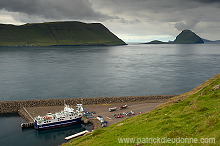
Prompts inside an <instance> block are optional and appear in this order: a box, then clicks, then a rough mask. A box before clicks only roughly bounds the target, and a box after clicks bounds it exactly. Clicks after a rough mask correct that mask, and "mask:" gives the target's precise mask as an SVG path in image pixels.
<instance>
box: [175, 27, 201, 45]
mask: <svg viewBox="0 0 220 146" xmlns="http://www.w3.org/2000/svg"><path fill="white" fill-rule="evenodd" d="M173 43H174V44H199V43H204V41H203V40H202V38H200V37H199V36H198V35H197V34H195V33H194V32H192V31H191V30H183V31H182V32H181V33H180V34H179V35H178V36H177V37H176V39H175V40H174V42H173Z"/></svg>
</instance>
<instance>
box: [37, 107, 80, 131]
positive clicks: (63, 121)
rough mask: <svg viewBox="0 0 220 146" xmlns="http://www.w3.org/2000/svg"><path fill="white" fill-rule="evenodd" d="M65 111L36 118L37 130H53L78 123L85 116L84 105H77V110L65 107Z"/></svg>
mask: <svg viewBox="0 0 220 146" xmlns="http://www.w3.org/2000/svg"><path fill="white" fill-rule="evenodd" d="M64 106H65V107H64V110H62V111H60V112H57V113H54V114H52V113H47V114H46V115H45V116H43V117H42V116H38V117H35V118H34V128H35V129H51V128H57V127H63V126H68V125H72V124H75V123H78V122H80V121H81V118H82V116H83V115H84V109H83V106H82V104H77V106H76V110H74V109H73V108H71V107H70V106H69V105H66V104H65V105H64Z"/></svg>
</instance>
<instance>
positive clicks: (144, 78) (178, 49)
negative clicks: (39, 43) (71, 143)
mask: <svg viewBox="0 0 220 146" xmlns="http://www.w3.org/2000/svg"><path fill="white" fill-rule="evenodd" d="M219 62H220V45H219V44H217V45H216V44H215V45H211V44H202V45H127V46H116V47H6V48H5V47H1V48H0V100H2V101H7V100H29V99H30V100H31V99H45V98H46V99H47V98H75V97H107V96H131V95H153V94H181V93H183V92H187V91H189V90H191V89H192V88H194V87H196V86H197V85H199V84H201V83H202V82H204V81H205V80H206V79H208V78H210V77H212V76H214V75H215V74H217V73H219V72H220V66H219Z"/></svg>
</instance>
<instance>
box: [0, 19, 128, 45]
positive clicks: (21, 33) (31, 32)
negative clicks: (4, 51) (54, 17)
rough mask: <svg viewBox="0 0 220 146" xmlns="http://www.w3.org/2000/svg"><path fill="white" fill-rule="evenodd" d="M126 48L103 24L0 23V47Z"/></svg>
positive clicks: (73, 22)
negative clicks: (79, 46)
mask: <svg viewBox="0 0 220 146" xmlns="http://www.w3.org/2000/svg"><path fill="white" fill-rule="evenodd" d="M51 45H125V42H123V41H122V40H120V39H119V38H118V37H117V36H115V35H114V34H113V33H111V32H110V31H109V30H108V29H107V28H106V27H105V26H104V25H102V24H100V23H82V22H76V21H70V22H49V23H35V24H25V25H21V26H15V25H6V24H0V46H51Z"/></svg>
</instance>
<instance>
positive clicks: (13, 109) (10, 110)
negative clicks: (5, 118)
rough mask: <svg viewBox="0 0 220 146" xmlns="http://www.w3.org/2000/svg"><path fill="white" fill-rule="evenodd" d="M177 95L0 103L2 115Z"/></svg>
mask: <svg viewBox="0 0 220 146" xmlns="http://www.w3.org/2000/svg"><path fill="white" fill-rule="evenodd" d="M174 96H176V95H149V96H126V97H94V98H64V99H42V100H20V101H0V115H2V114H17V113H18V110H19V109H21V108H23V107H42V106H62V105H64V103H66V104H70V105H75V104H78V103H81V104H83V105H92V104H111V103H124V102H136V101H145V100H161V99H169V98H172V97H174Z"/></svg>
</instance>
